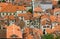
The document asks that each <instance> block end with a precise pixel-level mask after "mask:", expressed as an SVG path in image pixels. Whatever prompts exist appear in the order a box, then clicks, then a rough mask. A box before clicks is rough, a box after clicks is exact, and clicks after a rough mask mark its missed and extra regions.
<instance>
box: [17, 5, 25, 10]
mask: <svg viewBox="0 0 60 39" xmlns="http://www.w3.org/2000/svg"><path fill="white" fill-rule="evenodd" d="M17 10H26V7H24V6H17Z"/></svg>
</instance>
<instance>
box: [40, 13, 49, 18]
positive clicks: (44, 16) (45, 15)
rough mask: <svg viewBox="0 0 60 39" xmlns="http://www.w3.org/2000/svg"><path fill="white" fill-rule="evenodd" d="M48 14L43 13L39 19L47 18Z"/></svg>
mask: <svg viewBox="0 0 60 39" xmlns="http://www.w3.org/2000/svg"><path fill="white" fill-rule="evenodd" d="M48 17H49V16H48V15H47V14H44V15H42V16H41V19H44V18H48Z"/></svg>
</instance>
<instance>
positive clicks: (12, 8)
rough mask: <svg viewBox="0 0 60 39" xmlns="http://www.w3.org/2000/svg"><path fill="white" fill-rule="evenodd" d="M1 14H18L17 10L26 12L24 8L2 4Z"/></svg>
mask: <svg viewBox="0 0 60 39" xmlns="http://www.w3.org/2000/svg"><path fill="white" fill-rule="evenodd" d="M0 6H1V7H0V12H16V11H17V10H26V7H24V6H16V5H12V4H11V3H0Z"/></svg>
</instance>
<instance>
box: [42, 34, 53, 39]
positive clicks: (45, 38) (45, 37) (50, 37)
mask: <svg viewBox="0 0 60 39" xmlns="http://www.w3.org/2000/svg"><path fill="white" fill-rule="evenodd" d="M42 39H54V35H52V34H45V35H43V36H42Z"/></svg>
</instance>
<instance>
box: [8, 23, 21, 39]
mask: <svg viewBox="0 0 60 39" xmlns="http://www.w3.org/2000/svg"><path fill="white" fill-rule="evenodd" d="M12 35H16V36H18V37H17V38H22V32H21V29H20V27H19V26H16V25H15V24H12V25H10V26H8V27H7V38H11V36H12Z"/></svg>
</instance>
